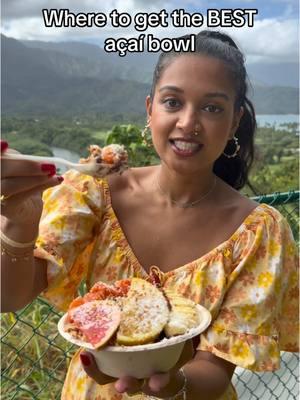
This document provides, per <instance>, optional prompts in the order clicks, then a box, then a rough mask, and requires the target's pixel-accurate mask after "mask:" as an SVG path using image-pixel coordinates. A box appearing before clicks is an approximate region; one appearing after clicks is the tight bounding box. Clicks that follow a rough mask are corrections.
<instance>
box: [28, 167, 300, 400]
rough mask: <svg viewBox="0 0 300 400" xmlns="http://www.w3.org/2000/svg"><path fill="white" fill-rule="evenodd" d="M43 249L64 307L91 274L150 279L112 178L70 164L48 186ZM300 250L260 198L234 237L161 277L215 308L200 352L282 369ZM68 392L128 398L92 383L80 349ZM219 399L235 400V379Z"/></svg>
mask: <svg viewBox="0 0 300 400" xmlns="http://www.w3.org/2000/svg"><path fill="white" fill-rule="evenodd" d="M37 246H38V247H37V249H36V250H35V256H36V257H40V258H44V259H46V260H47V261H48V283H49V286H48V288H47V290H46V291H45V292H44V293H43V295H44V296H45V297H46V298H47V299H48V300H49V301H51V303H53V304H55V305H56V306H57V307H58V308H59V309H60V310H63V311H65V310H67V308H68V305H69V303H70V302H71V301H72V299H73V298H74V297H76V296H77V291H78V287H79V285H80V283H81V281H82V280H83V279H84V280H86V282H87V286H88V288H89V287H90V286H91V285H93V284H94V283H95V282H97V281H99V280H101V281H103V282H107V283H112V282H114V281H115V280H118V279H124V278H128V277H133V276H136V277H140V278H146V277H147V276H148V275H147V273H146V271H145V270H144V269H143V267H142V266H141V265H140V263H139V261H138V260H137V258H136V257H135V255H134V253H133V251H132V249H131V248H130V246H129V244H128V242H127V240H126V237H125V235H124V233H123V231H122V229H121V227H120V225H119V222H118V219H117V218H116V215H115V213H114V210H113V208H112V206H111V198H110V192H109V187H108V183H107V181H106V180H105V179H103V180H100V179H95V178H92V177H88V176H85V175H81V174H79V173H77V172H75V171H69V172H67V173H66V174H65V180H64V182H63V184H61V185H60V186H57V187H54V188H51V189H48V190H47V191H45V192H44V211H43V216H42V220H41V225H40V236H39V239H38V242H37ZM296 254H297V253H296V246H295V243H294V240H293V237H292V233H291V230H290V227H289V225H288V223H287V222H286V220H285V219H284V217H283V216H282V215H281V214H280V213H279V212H278V211H277V210H276V209H275V208H273V207H271V206H268V205H266V204H261V205H259V206H257V207H256V208H255V209H254V210H253V211H252V212H251V213H250V215H249V216H248V217H247V218H246V219H245V220H244V221H243V223H242V224H241V226H240V227H239V228H238V229H237V230H236V232H235V233H234V234H233V235H232V236H231V237H230V238H229V239H228V240H226V241H225V242H223V243H221V244H220V245H219V246H217V247H216V248H214V249H213V250H211V251H210V252H209V253H207V254H205V255H204V256H202V257H200V258H199V259H197V260H195V261H193V262H190V263H188V264H186V265H183V266H181V267H179V268H176V269H175V270H172V271H169V272H166V273H163V272H162V271H161V272H160V274H161V278H162V281H163V285H164V287H167V288H174V289H176V290H177V291H178V292H179V293H181V294H182V295H184V296H186V297H189V298H190V299H192V300H193V301H195V302H196V303H199V304H201V305H203V306H204V307H206V308H207V309H208V310H210V312H211V314H212V317H213V319H212V323H211V325H210V327H209V328H208V329H207V330H206V331H205V332H204V333H203V334H202V335H201V337H200V343H199V346H198V347H197V349H199V350H204V351H209V352H212V353H213V354H215V355H216V356H218V357H221V358H223V359H225V360H228V361H230V362H231V363H233V364H235V365H237V366H240V367H243V368H247V369H251V370H253V371H274V370H276V369H278V368H279V363H280V351H281V350H285V351H297V349H298V346H297V341H298V323H297V317H298V310H297V307H298V297H297V296H298V288H297V284H298V278H297V260H296ZM158 267H159V266H158ZM61 398H62V399H63V400H84V399H87V400H124V399H126V398H127V396H126V395H122V394H119V393H118V392H116V391H115V390H114V386H113V385H112V384H109V385H104V386H100V385H97V384H96V383H94V381H93V380H92V379H90V378H89V377H88V376H87V375H86V374H85V372H84V370H83V369H82V367H81V363H80V359H79V352H77V353H76V355H75V356H74V358H73V360H72V362H71V364H70V367H69V371H68V374H67V377H66V381H65V384H64V388H63V392H62V397H61ZM136 398H141V397H140V396H139V397H138V396H136ZM221 399H222V400H234V399H237V395H236V392H235V390H234V388H233V386H232V385H230V386H229V387H228V389H227V391H226V393H224V395H222V397H221V398H220V400H221Z"/></svg>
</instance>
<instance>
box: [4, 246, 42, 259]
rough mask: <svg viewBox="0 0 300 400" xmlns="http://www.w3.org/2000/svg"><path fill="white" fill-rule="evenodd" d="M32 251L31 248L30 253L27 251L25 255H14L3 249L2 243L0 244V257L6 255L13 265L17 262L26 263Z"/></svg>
mask: <svg viewBox="0 0 300 400" xmlns="http://www.w3.org/2000/svg"><path fill="white" fill-rule="evenodd" d="M33 249H34V248H32V249H31V251H27V252H26V253H23V254H15V253H13V252H11V251H10V250H8V249H7V248H6V247H4V246H3V243H2V244H1V255H2V256H4V255H6V256H8V257H10V258H11V261H12V262H13V263H14V262H17V261H18V260H25V261H28V260H29V258H30V256H32V255H33Z"/></svg>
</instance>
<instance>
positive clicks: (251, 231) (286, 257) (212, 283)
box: [1, 31, 298, 400]
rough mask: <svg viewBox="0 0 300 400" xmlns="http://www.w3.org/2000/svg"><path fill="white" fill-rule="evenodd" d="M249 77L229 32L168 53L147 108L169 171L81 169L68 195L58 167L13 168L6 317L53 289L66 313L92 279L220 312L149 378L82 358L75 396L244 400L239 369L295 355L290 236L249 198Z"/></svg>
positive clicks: (7, 217)
mask: <svg viewBox="0 0 300 400" xmlns="http://www.w3.org/2000/svg"><path fill="white" fill-rule="evenodd" d="M246 77H247V74H246V70H245V66H244V58H243V55H242V53H241V52H240V50H239V49H238V48H237V46H236V44H235V43H234V41H233V40H232V39H231V38H230V37H229V36H227V35H225V34H222V33H220V32H214V31H203V32H200V33H199V34H198V35H197V36H196V49H195V52H192V53H187V52H168V53H162V54H161V55H160V57H159V60H158V63H157V66H156V68H155V71H154V76H153V84H152V88H151V92H150V94H149V96H147V98H146V109H147V118H148V123H147V127H148V128H150V131H151V136H152V142H153V146H154V148H155V150H156V152H157V154H158V155H159V158H160V163H159V164H158V165H153V166H150V167H142V168H130V169H128V170H126V171H125V172H124V173H123V174H122V175H117V174H115V175H110V176H107V177H106V178H104V179H98V178H93V177H89V176H87V175H83V174H80V173H79V172H76V171H74V170H72V171H68V172H67V173H66V174H65V175H64V182H63V183H61V184H60V185H59V186H57V184H58V182H57V180H56V179H55V178H54V177H53V174H54V173H55V170H53V167H54V166H51V165H50V166H49V165H46V166H44V165H43V166H40V165H37V164H35V163H29V162H28V161H27V162H26V161H22V162H21V161H20V162H17V163H12V162H10V161H9V160H7V159H5V158H3V159H2V174H3V176H2V179H3V180H2V190H3V193H4V195H5V203H4V205H3V207H2V214H3V215H2V217H3V231H4V234H5V235H2V237H3V238H4V239H3V240H4V245H5V248H6V247H7V251H5V252H3V253H2V264H1V265H2V269H3V271H4V272H3V279H2V284H3V288H2V296H3V299H4V301H3V302H2V303H3V304H5V305H6V310H7V311H10V310H16V309H19V308H21V307H23V306H24V305H25V304H27V303H28V302H30V301H31V300H32V299H34V298H35V297H36V296H37V295H38V294H40V293H42V295H43V296H44V297H45V298H46V299H48V301H51V302H52V303H53V304H54V305H55V306H56V307H58V308H60V309H61V310H66V309H68V307H69V305H70V303H71V302H72V301H73V300H74V297H76V296H77V291H78V288H79V286H80V283H81V282H82V280H86V283H87V287H88V289H89V288H91V287H92V286H93V285H94V284H96V283H97V282H104V283H105V284H111V285H112V284H114V283H115V282H116V281H118V280H122V279H130V278H133V277H134V278H140V279H142V280H143V279H144V280H150V282H153V284H155V285H156V286H159V287H160V288H161V289H162V290H166V291H172V292H173V293H174V292H175V293H177V294H179V295H181V296H183V297H185V298H187V299H190V300H191V301H193V302H195V303H196V304H199V305H201V306H203V307H205V308H206V309H207V310H209V311H210V313H211V315H212V321H211V324H210V325H209V327H208V329H207V330H206V331H205V332H203V333H202V334H201V335H200V336H198V337H197V338H196V340H195V341H193V342H192V341H187V342H186V344H185V347H184V350H183V352H182V354H181V357H180V359H179V360H178V362H177V364H176V365H175V366H174V367H172V368H171V369H170V370H169V371H167V372H164V373H162V372H161V371H160V370H159V369H158V368H154V369H153V371H152V373H153V374H152V375H151V376H145V379H135V378H134V377H132V376H122V377H121V378H119V379H117V378H114V377H112V376H109V375H105V374H104V373H101V372H100V371H99V370H98V368H97V366H96V363H95V360H94V358H93V356H92V355H91V354H90V353H88V352H85V351H78V352H77V353H76V355H75V356H74V358H73V360H72V362H71V364H70V368H69V371H68V374H67V377H66V380H65V384H64V388H63V392H62V397H61V399H62V400H99V399H101V400H112V399H113V400H125V399H127V398H128V397H129V396H133V398H135V399H141V400H142V399H150V398H151V399H153V398H157V399H169V400H170V399H173V400H175V399H177V400H182V399H186V400H202V399H203V400H217V399H218V400H236V399H237V394H236V391H235V389H234V387H233V385H232V383H231V378H232V375H233V373H234V370H235V368H236V366H239V367H242V368H247V369H250V370H254V371H274V370H276V369H278V367H279V362H280V351H281V350H285V351H296V349H297V344H298V326H297V312H296V310H297V304H298V303H297V296H298V290H297V285H298V278H297V268H296V266H297V262H296V247H295V243H294V240H293V237H292V233H291V230H290V227H289V226H288V224H287V221H286V220H285V219H284V217H283V216H282V215H281V214H280V213H279V212H278V211H277V210H276V209H275V208H273V207H271V206H269V205H267V204H258V203H256V202H254V201H252V200H250V199H248V198H247V197H245V196H243V195H242V194H241V193H239V189H241V188H242V187H243V186H244V185H245V184H247V182H248V173H249V169H250V167H251V163H252V160H253V139H254V132H255V126H256V123H255V114H254V109H253V106H252V104H251V102H250V101H249V100H248V98H247V83H246ZM3 150H4V151H6V150H7V146H6V145H4V146H3ZM50 170H51V171H50ZM49 171H50V172H51V173H52V174H50V175H51V176H48V175H49ZM51 186H55V187H54V188H51ZM45 188H49V189H48V190H46V191H45V192H44V195H43V203H42V201H41V198H40V192H41V190H43V189H45ZM42 204H43V213H42V216H41V217H40V215H41V207H42ZM34 205H36V206H35V207H34ZM37 232H38V237H37V240H36V248H35V249H34V250H33V247H34V242H35V240H34V238H35V237H36V235H37ZM29 240H30V242H29ZM20 242H21V245H20ZM14 245H15V247H14ZM24 246H25V250H26V251H25V250H24ZM27 246H28V248H27ZM26 248H27V249H26ZM12 254H13V255H15V256H14V262H13V256H12ZM25 256H26V257H25ZM15 260H17V262H16V261H15ZM16 277H17V278H18V279H16ZM99 284H100V285H101V283H99ZM12 293H13V294H14V296H12ZM170 307H172V304H170ZM187 312H188V311H187V310H186V309H185V313H187ZM134 322H135V323H136V324H137V326H138V323H139V321H138V320H135V321H134ZM144 362H145V363H147V353H145V355H144ZM120 375H123V374H121V373H120Z"/></svg>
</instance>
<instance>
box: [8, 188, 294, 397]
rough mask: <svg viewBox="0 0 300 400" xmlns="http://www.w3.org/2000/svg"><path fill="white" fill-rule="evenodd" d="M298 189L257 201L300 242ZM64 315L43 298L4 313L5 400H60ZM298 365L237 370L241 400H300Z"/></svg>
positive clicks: (65, 350)
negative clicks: (282, 218)
mask: <svg viewBox="0 0 300 400" xmlns="http://www.w3.org/2000/svg"><path fill="white" fill-rule="evenodd" d="M299 193H300V192H299V191H297V192H288V193H275V194H272V195H266V196H260V197H255V198H253V199H254V200H256V201H258V202H260V203H267V204H270V205H272V206H274V207H276V208H277V209H278V210H279V211H280V212H281V213H282V214H283V215H284V216H285V217H286V218H287V220H288V221H289V223H290V225H291V227H292V230H293V233H294V237H295V239H296V241H297V242H298V243H299V212H298V211H299V210H298V202H299ZM60 316H61V314H60V313H58V312H57V310H56V309H55V308H53V307H52V306H51V305H49V304H48V303H47V302H46V301H45V300H43V299H42V298H37V299H36V300H35V301H34V302H33V303H32V304H29V305H28V306H27V307H25V308H24V309H23V310H21V311H19V312H16V313H7V314H3V315H2V324H1V358H2V362H1V377H2V385H1V386H2V389H1V399H2V400H32V399H37V400H54V399H60V393H61V389H62V385H63V382H64V378H65V374H66V371H67V368H68V365H69V363H70V360H71V357H72V355H73V353H74V352H75V346H72V345H70V344H69V343H67V342H66V341H65V340H64V339H63V338H61V336H60V335H59V334H58V332H57V328H56V325H57V322H58V320H59V318H60ZM298 376H299V363H298V355H297V354H295V353H282V362H281V369H280V370H278V371H276V372H275V373H271V372H267V373H261V374H258V373H253V372H251V371H247V370H243V369H241V368H237V369H236V372H235V374H234V377H233V381H234V384H235V386H236V388H237V391H238V394H239V398H240V399H241V400H256V399H260V400H271V399H278V400H293V399H295V400H296V399H298V396H299V387H298V379H297V378H298Z"/></svg>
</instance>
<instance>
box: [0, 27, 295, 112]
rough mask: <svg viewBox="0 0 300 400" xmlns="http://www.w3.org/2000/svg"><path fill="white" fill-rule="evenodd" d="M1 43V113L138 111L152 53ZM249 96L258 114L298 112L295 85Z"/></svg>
mask: <svg viewBox="0 0 300 400" xmlns="http://www.w3.org/2000/svg"><path fill="white" fill-rule="evenodd" d="M1 43H2V58H1V67H2V70H1V83H2V112H3V113H6V114H23V115H52V114H54V115H78V114H88V113H94V112H98V113H105V114H110V115H114V114H136V115H144V101H145V97H146V95H147V93H148V92H149V88H150V84H149V82H150V80H151V72H150V71H151V70H152V68H153V62H154V58H153V56H150V55H148V54H131V55H130V56H129V57H128V58H127V57H126V58H120V57H118V56H117V55H115V54H106V53H105V52H104V51H103V50H101V49H100V48H99V47H98V46H95V45H90V44H85V43H75V42H74V43H67V42H64V43H44V42H28V41H23V42H21V41H18V40H15V39H11V38H7V37H5V36H4V35H1ZM29 45H30V46H29ZM155 58H156V57H155ZM146 77H147V79H146ZM251 98H253V101H254V104H255V108H256V111H257V113H260V114H285V113H288V114H291V113H292V114H293V113H294V114H297V113H298V109H299V105H298V104H299V96H298V89H297V88H292V87H280V86H267V85H254V86H253V90H251Z"/></svg>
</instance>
